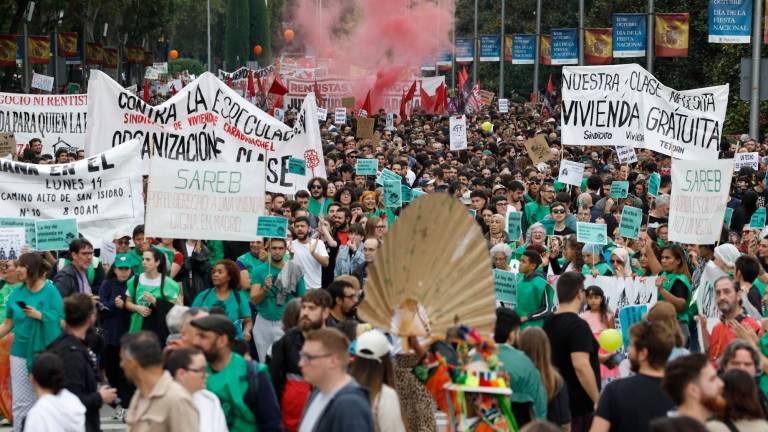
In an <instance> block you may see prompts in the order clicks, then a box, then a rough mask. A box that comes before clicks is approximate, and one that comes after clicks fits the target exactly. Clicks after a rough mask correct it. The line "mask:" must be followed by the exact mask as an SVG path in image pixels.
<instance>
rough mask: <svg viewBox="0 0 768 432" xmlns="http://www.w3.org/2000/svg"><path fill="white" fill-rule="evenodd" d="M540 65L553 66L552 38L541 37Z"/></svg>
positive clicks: (547, 36)
mask: <svg viewBox="0 0 768 432" xmlns="http://www.w3.org/2000/svg"><path fill="white" fill-rule="evenodd" d="M539 64H543V65H551V64H552V36H550V35H541V40H540V45H539Z"/></svg>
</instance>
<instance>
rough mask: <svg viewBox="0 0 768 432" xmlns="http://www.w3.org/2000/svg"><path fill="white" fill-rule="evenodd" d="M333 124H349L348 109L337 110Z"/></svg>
mask: <svg viewBox="0 0 768 432" xmlns="http://www.w3.org/2000/svg"><path fill="white" fill-rule="evenodd" d="M333 116H334V119H333V122H334V123H336V124H344V123H346V122H347V109H346V108H344V107H341V108H336V110H335V111H334V112H333Z"/></svg>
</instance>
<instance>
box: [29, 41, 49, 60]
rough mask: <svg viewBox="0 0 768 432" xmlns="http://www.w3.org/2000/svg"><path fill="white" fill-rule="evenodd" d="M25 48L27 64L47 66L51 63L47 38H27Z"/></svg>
mask: <svg viewBox="0 0 768 432" xmlns="http://www.w3.org/2000/svg"><path fill="white" fill-rule="evenodd" d="M27 48H28V49H29V53H28V54H27V56H28V58H29V64H36V65H47V64H48V63H49V62H50V61H51V38H50V37H48V36H28V37H27Z"/></svg>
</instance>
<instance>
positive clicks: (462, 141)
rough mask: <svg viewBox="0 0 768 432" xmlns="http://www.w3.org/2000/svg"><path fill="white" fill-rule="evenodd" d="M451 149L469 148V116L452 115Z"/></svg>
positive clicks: (450, 125) (450, 122) (450, 121)
mask: <svg viewBox="0 0 768 432" xmlns="http://www.w3.org/2000/svg"><path fill="white" fill-rule="evenodd" d="M449 128H450V131H451V137H450V138H451V151H455V150H466V149H467V118H466V117H465V116H463V115H457V116H451V118H450V120H449Z"/></svg>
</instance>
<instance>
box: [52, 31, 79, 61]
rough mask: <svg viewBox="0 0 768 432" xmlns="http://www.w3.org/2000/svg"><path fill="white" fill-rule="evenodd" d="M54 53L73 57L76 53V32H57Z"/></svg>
mask: <svg viewBox="0 0 768 432" xmlns="http://www.w3.org/2000/svg"><path fill="white" fill-rule="evenodd" d="M56 43H58V45H57V46H56V55H58V56H59V57H75V56H76V55H77V33H76V32H59V34H58V37H57V38H56Z"/></svg>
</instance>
